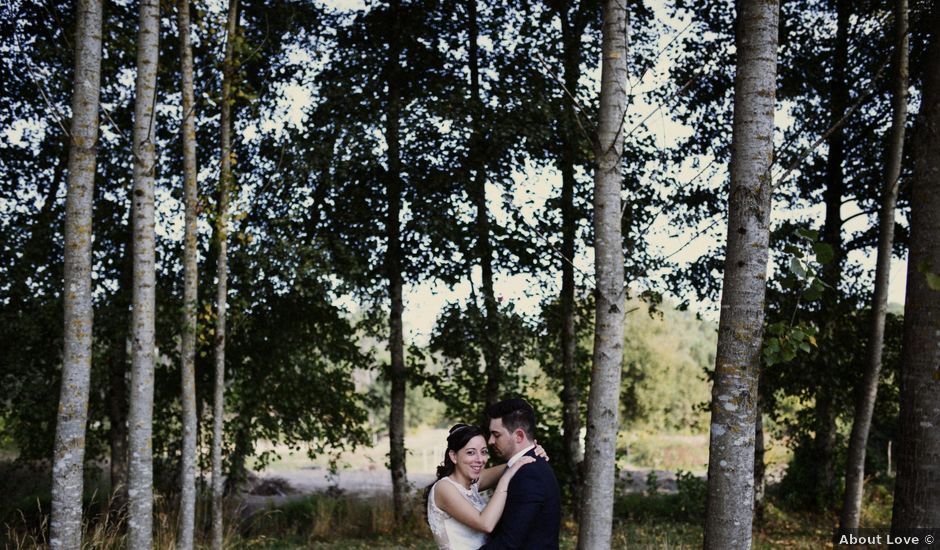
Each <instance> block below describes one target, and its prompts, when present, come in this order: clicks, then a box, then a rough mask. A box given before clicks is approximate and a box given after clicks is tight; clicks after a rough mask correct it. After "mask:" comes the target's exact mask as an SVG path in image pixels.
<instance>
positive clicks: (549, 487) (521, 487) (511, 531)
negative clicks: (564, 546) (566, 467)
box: [480, 450, 561, 550]
mask: <svg viewBox="0 0 940 550" xmlns="http://www.w3.org/2000/svg"><path fill="white" fill-rule="evenodd" d="M526 456H535V451H534V450H532V451H529V452H528V453H526ZM507 497H508V498H507V499H506V508H505V509H504V510H503V516H502V517H501V518H500V520H499V523H498V524H496V529H495V530H494V531H493V534H492V536H490V541H489V542H487V543H486V544H485V545H484V546H483V547H482V548H481V549H480V550H502V549H510V548H521V549H524V550H557V549H558V530H559V528H560V527H561V491H560V490H559V489H558V480H557V479H555V472H553V471H552V467H551V466H549V465H548V461H546V460H545V459H543V458H536V459H535V462H533V463H531V464H526V465H525V466H522V467H521V468H520V469H519V471H518V472H516V475H515V476H513V478H512V480H511V481H510V482H509V494H508V495H507Z"/></svg>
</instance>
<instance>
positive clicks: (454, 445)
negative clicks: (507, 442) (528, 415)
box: [424, 424, 486, 519]
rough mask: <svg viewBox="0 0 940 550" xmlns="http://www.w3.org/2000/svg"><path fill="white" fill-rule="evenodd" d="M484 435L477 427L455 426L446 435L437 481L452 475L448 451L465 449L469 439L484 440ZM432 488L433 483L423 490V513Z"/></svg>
mask: <svg viewBox="0 0 940 550" xmlns="http://www.w3.org/2000/svg"><path fill="white" fill-rule="evenodd" d="M485 433H486V432H484V431H483V428H481V427H479V426H471V425H470V424H455V425H454V426H453V427H452V428H451V429H450V432H449V433H448V434H447V449H446V450H445V451H444V462H441V463H440V464H439V465H438V466H437V479H438V480H440V479H441V478H444V477H446V476H449V475H450V474H452V473H454V468H455V467H456V465H455V464H454V461H453V460H451V459H450V451H454V452H455V453H456V452H457V451H459V450H460V449H463V448H464V447H466V446H467V443H469V442H470V440H471V439H473V438H474V437H476V436H478V435H479V436H482V437H483V438H484V439H485V438H486V435H485ZM435 483H436V481H435ZM433 486H434V483H432V484H430V485H428V486H427V487H426V488H425V489H424V510H425V513H427V509H428V498H429V497H430V496H431V487H433ZM426 519H427V518H426Z"/></svg>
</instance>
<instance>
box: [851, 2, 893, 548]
mask: <svg viewBox="0 0 940 550" xmlns="http://www.w3.org/2000/svg"><path fill="white" fill-rule="evenodd" d="M907 12H908V10H907V0H895V4H894V21H895V34H896V39H897V42H896V44H895V55H896V56H897V57H896V61H895V63H896V69H897V74H896V75H895V81H894V94H893V101H892V103H893V105H892V107H893V112H894V116H893V117H892V121H891V143H890V150H889V152H888V159H887V166H886V167H885V182H884V185H885V187H884V197H883V198H882V202H881V212H880V213H879V222H878V223H879V233H878V260H877V263H876V264H875V291H874V296H873V297H872V307H871V328H870V332H869V337H868V356H867V357H866V365H865V367H866V368H865V377H864V379H863V380H862V385H861V387H860V388H858V395H857V397H856V402H855V419H854V421H853V423H852V435H851V437H850V438H849V456H848V461H847V463H846V467H845V497H844V500H843V503H842V515H841V518H840V520H839V527H840V528H841V529H843V530H845V529H858V527H859V525H858V522H859V517H860V516H861V512H862V490H863V485H864V482H865V452H866V450H867V449H866V447H867V446H868V432H869V429H870V428H871V418H872V414H873V413H874V410H875V399H876V397H877V395H878V378H879V376H880V373H881V354H882V349H883V348H884V334H885V316H886V314H887V311H888V287H889V277H890V274H891V251H892V248H893V244H894V208H895V205H896V204H897V201H898V178H899V177H900V176H901V161H902V159H903V156H904V155H903V151H904V125H905V123H906V122H907V81H908V73H907V50H908V44H909V42H910V40H909V38H908V34H907Z"/></svg>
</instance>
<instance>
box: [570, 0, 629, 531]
mask: <svg viewBox="0 0 940 550" xmlns="http://www.w3.org/2000/svg"><path fill="white" fill-rule="evenodd" d="M602 32H603V41H602V46H601V48H602V55H603V65H602V68H601V95H600V113H599V119H598V126H597V141H596V142H595V144H594V145H595V148H596V152H595V154H596V157H597V167H596V169H595V172H594V266H595V267H594V273H595V280H596V283H597V288H596V290H595V297H596V300H597V304H596V308H597V309H596V313H595V328H594V357H593V369H592V372H591V391H590V395H589V397H588V416H587V440H586V442H585V459H584V462H585V468H584V487H583V490H582V492H581V506H580V512H581V530H580V532H579V534H578V548H579V549H580V550H597V549H603V548H610V538H611V528H612V525H613V504H614V503H613V498H614V491H613V490H612V488H613V487H614V486H615V480H614V475H615V465H614V459H615V453H616V445H617V429H618V427H619V409H620V406H619V398H620V371H621V368H622V367H621V364H622V363H623V315H624V309H623V308H624V303H625V296H624V289H625V286H624V280H623V278H624V267H623V240H622V235H621V232H620V212H621V204H620V185H621V182H622V181H623V166H622V161H623V120H624V116H625V114H626V110H627V47H628V44H627V3H626V0H606V1H605V2H604V25H603V31H602Z"/></svg>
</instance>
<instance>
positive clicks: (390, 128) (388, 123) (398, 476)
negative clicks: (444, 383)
mask: <svg viewBox="0 0 940 550" xmlns="http://www.w3.org/2000/svg"><path fill="white" fill-rule="evenodd" d="M389 8H390V11H391V15H390V17H391V22H390V23H391V28H390V33H389V40H388V60H387V63H386V67H385V70H386V74H385V76H386V80H387V84H388V99H387V101H388V103H387V105H386V113H385V142H386V143H387V144H388V153H387V154H388V186H387V188H386V192H387V196H386V200H387V202H388V218H387V219H386V222H385V223H386V231H387V238H388V243H387V248H386V250H387V251H386V258H385V267H386V270H387V277H388V297H389V302H390V314H389V321H388V325H389V342H388V350H389V354H390V355H391V368H390V371H389V375H390V378H391V384H392V393H391V403H390V411H389V418H388V437H389V465H390V466H391V470H392V472H391V473H392V502H393V505H394V508H395V510H394V512H395V518H396V519H397V520H398V521H402V520H403V519H404V518H405V512H406V510H405V497H406V495H407V493H408V475H407V471H406V470H405V382H406V371H405V342H404V334H403V329H402V310H403V308H404V306H403V304H402V296H401V292H402V257H401V255H402V248H401V220H400V218H401V202H402V182H401V150H400V142H399V124H400V120H399V118H400V116H401V82H400V81H399V80H400V75H399V63H400V59H399V58H400V56H401V44H400V43H399V30H398V29H399V2H398V0H392V1H391V2H389Z"/></svg>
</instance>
